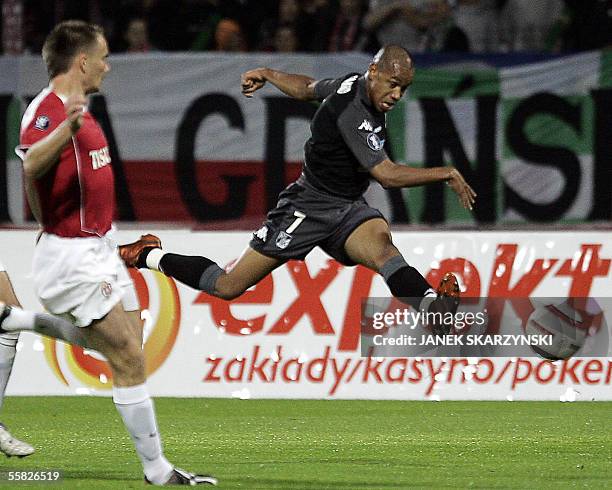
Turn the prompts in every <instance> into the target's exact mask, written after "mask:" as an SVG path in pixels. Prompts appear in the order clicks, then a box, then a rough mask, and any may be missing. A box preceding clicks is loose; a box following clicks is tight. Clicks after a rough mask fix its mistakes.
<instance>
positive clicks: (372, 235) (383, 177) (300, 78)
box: [120, 45, 476, 334]
mask: <svg viewBox="0 0 612 490" xmlns="http://www.w3.org/2000/svg"><path fill="white" fill-rule="evenodd" d="M413 77H414V67H413V63H412V59H411V57H410V54H409V53H408V52H407V51H406V50H405V49H403V48H402V47H400V46H394V45H391V46H386V47H385V48H383V49H381V50H380V51H379V52H378V53H377V54H376V56H375V57H374V59H373V60H372V62H371V63H370V65H369V67H368V70H367V72H366V73H365V74H359V73H351V74H348V75H345V76H343V77H340V78H337V79H325V80H319V81H316V80H314V79H312V78H310V77H308V76H304V75H295V74H289V73H283V72H280V71H276V70H272V69H269V68H258V69H255V70H251V71H248V72H246V73H244V74H243V75H242V93H243V94H244V95H245V96H246V97H252V96H253V94H254V93H255V92H256V91H257V90H259V89H260V88H261V87H263V86H264V85H265V83H266V82H269V83H271V84H272V85H274V86H275V87H277V88H278V89H279V90H281V91H282V92H284V93H285V94H287V95H289V96H290V97H294V98H296V99H300V100H305V101H314V100H318V101H322V104H321V106H320V107H319V109H318V110H317V112H316V114H315V116H314V118H313V120H312V123H311V131H312V136H311V138H310V139H309V140H308V141H307V142H306V145H305V161H304V168H303V172H302V175H301V176H300V177H299V179H298V180H297V181H296V182H294V183H293V184H291V185H289V186H288V187H287V188H286V189H285V190H284V191H283V192H281V194H280V196H279V200H278V204H277V206H276V208H274V209H273V210H271V211H270V212H269V213H268V215H267V219H266V220H265V222H264V223H263V225H262V227H261V228H260V229H259V230H258V231H257V232H255V233H254V234H253V239H252V240H251V242H250V244H249V247H248V248H247V249H246V251H245V252H244V253H243V254H242V256H241V257H240V259H239V260H238V261H237V262H236V263H235V264H234V265H233V266H232V267H231V269H230V270H228V271H227V272H226V271H224V270H223V269H222V268H221V267H219V265H217V264H216V263H215V262H213V261H212V260H210V259H208V258H206V257H201V256H185V255H178V254H173V253H168V252H165V251H163V250H162V249H161V248H156V247H151V246H150V245H147V240H148V239H149V238H151V237H150V236H145V237H143V238H142V239H141V240H139V241H137V242H135V243H133V244H130V245H127V246H123V247H120V254H121V256H122V258H123V259H124V261H125V262H126V264H127V265H128V266H136V267H148V268H150V269H154V270H159V271H161V272H163V273H164V274H166V275H168V276H171V277H174V278H175V279H177V280H179V281H181V282H183V283H185V284H187V285H189V286H191V287H193V288H195V289H200V290H202V291H205V292H207V293H208V294H211V295H214V296H217V297H219V298H223V299H227V300H230V299H233V298H236V297H237V296H239V295H241V294H242V293H243V292H244V291H246V290H247V289H248V288H249V287H251V286H253V285H254V284H256V283H257V282H258V281H260V280H261V279H262V278H263V277H265V276H266V275H267V274H269V273H270V272H271V271H273V270H274V269H275V268H277V267H278V266H280V265H281V264H283V263H285V262H286V261H288V260H290V259H297V260H303V259H304V258H305V257H306V255H308V253H309V252H310V251H311V250H312V249H313V248H315V247H317V246H318V247H321V248H322V249H323V250H324V251H325V252H326V253H328V254H329V255H330V256H331V257H333V258H334V259H336V260H337V261H339V262H341V263H342V264H345V265H356V264H360V265H363V266H365V267H368V268H369V269H372V270H374V271H375V272H377V273H379V274H380V275H382V276H383V277H384V279H385V281H386V283H387V285H388V286H389V289H390V290H391V293H392V294H393V295H394V296H395V297H398V298H411V299H410V300H408V301H409V302H410V304H412V305H413V306H414V307H415V308H425V307H426V308H428V309H430V310H431V308H434V310H435V311H442V312H444V311H454V310H455V309H456V307H457V304H458V296H459V285H458V282H457V278H456V277H455V276H454V275H453V274H450V273H449V274H446V275H445V276H444V278H443V279H442V281H441V283H440V285H439V286H438V288H437V290H434V289H433V288H432V286H431V285H430V284H429V283H428V282H427V281H426V280H425V278H424V277H423V276H422V275H421V274H420V273H419V272H418V271H417V270H416V269H415V268H414V267H411V266H410V265H408V263H407V262H406V260H405V259H404V257H403V256H402V254H401V252H400V251H399V250H398V249H397V248H396V247H395V246H394V245H393V241H392V239H391V232H390V230H389V225H388V223H387V221H386V220H385V219H384V218H383V216H382V214H381V213H380V211H378V210H377V209H374V208H372V207H370V206H369V205H368V204H367V203H366V201H365V199H364V198H363V193H364V192H365V191H366V189H367V188H368V185H369V182H370V179H372V178H374V179H375V180H377V181H378V182H379V183H380V184H382V185H383V187H387V188H389V187H414V186H420V185H425V184H432V183H437V182H445V183H446V184H447V185H448V186H449V187H450V188H451V189H452V190H453V191H454V192H455V193H456V194H457V196H458V198H459V200H460V202H461V204H462V205H463V206H464V207H465V208H467V209H470V210H471V209H472V206H473V204H474V200H475V197H476V193H475V192H474V191H473V189H472V188H471V187H470V186H469V185H468V184H467V183H466V181H465V179H464V178H463V176H462V175H461V173H460V172H459V171H458V170H457V169H456V168H454V167H450V166H449V167H435V168H411V167H408V166H405V165H398V164H396V163H394V162H392V161H391V160H390V159H389V157H388V155H387V153H386V152H385V149H384V141H385V138H386V117H385V116H386V113H387V112H388V111H390V110H391V109H392V108H393V107H394V105H395V104H396V103H397V102H398V101H399V100H400V99H401V98H402V96H403V95H404V93H405V91H406V89H407V88H408V87H409V86H410V84H411V83H412V79H413ZM423 299H426V300H427V301H425V302H424V301H422V300H423ZM432 327H433V329H434V332H435V333H437V334H445V333H448V330H449V329H450V326H443V325H441V326H439V327H437V326H435V325H434V326H432Z"/></svg>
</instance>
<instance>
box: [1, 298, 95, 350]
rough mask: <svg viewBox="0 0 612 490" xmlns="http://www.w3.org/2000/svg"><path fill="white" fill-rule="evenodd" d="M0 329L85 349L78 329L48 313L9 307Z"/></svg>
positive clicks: (83, 340)
mask: <svg viewBox="0 0 612 490" xmlns="http://www.w3.org/2000/svg"><path fill="white" fill-rule="evenodd" d="M2 328H3V329H4V330H8V331H9V332H18V331H23V330H29V331H34V332H36V333H39V334H41V335H46V336H47V337H53V338H54V339H59V340H63V341H65V342H68V343H70V344H76V345H80V346H81V347H87V342H86V341H85V336H84V335H83V333H82V332H81V330H80V329H79V327H76V326H75V325H73V324H72V323H70V322H69V321H67V320H64V319H63V318H61V317H59V316H55V315H50V314H49V313H33V312H31V311H28V310H24V309H22V308H19V307H17V306H11V314H10V315H9V316H7V317H6V318H5V319H4V321H3V322H2Z"/></svg>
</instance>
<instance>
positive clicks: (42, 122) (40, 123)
mask: <svg viewBox="0 0 612 490" xmlns="http://www.w3.org/2000/svg"><path fill="white" fill-rule="evenodd" d="M34 127H35V128H36V129H38V130H39V131H46V130H47V128H48V127H49V118H48V117H47V116H38V117H37V118H36V122H35V123H34Z"/></svg>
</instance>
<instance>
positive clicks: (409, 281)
mask: <svg viewBox="0 0 612 490" xmlns="http://www.w3.org/2000/svg"><path fill="white" fill-rule="evenodd" d="M387 286H389V290H390V291H391V294H393V296H395V297H396V298H398V299H400V300H402V301H403V302H405V303H408V304H410V305H411V306H413V307H414V308H415V309H418V308H419V305H420V304H421V300H422V299H423V296H425V292H426V291H427V290H428V289H431V285H430V284H429V283H428V282H427V281H426V280H425V278H424V277H423V276H422V275H421V273H420V272H419V271H417V270H416V269H415V268H414V267H411V266H409V265H406V266H405V267H402V268H401V269H398V270H397V271H395V272H394V273H393V274H391V276H389V278H388V279H387Z"/></svg>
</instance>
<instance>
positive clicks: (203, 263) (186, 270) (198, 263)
mask: <svg viewBox="0 0 612 490" xmlns="http://www.w3.org/2000/svg"><path fill="white" fill-rule="evenodd" d="M216 265H217V264H215V263H214V262H213V261H212V260H210V259H207V258H206V257H199V256H190V255H178V254H171V253H167V254H165V255H164V256H163V257H162V258H161V260H160V261H159V268H160V269H161V271H162V272H163V273H164V274H166V275H167V276H171V277H173V278H174V279H177V280H179V281H181V282H182V283H183V284H187V286H190V287H192V288H194V289H201V288H200V278H201V277H202V274H204V271H205V270H206V269H208V268H209V267H210V266H216ZM217 267H218V266H217Z"/></svg>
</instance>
